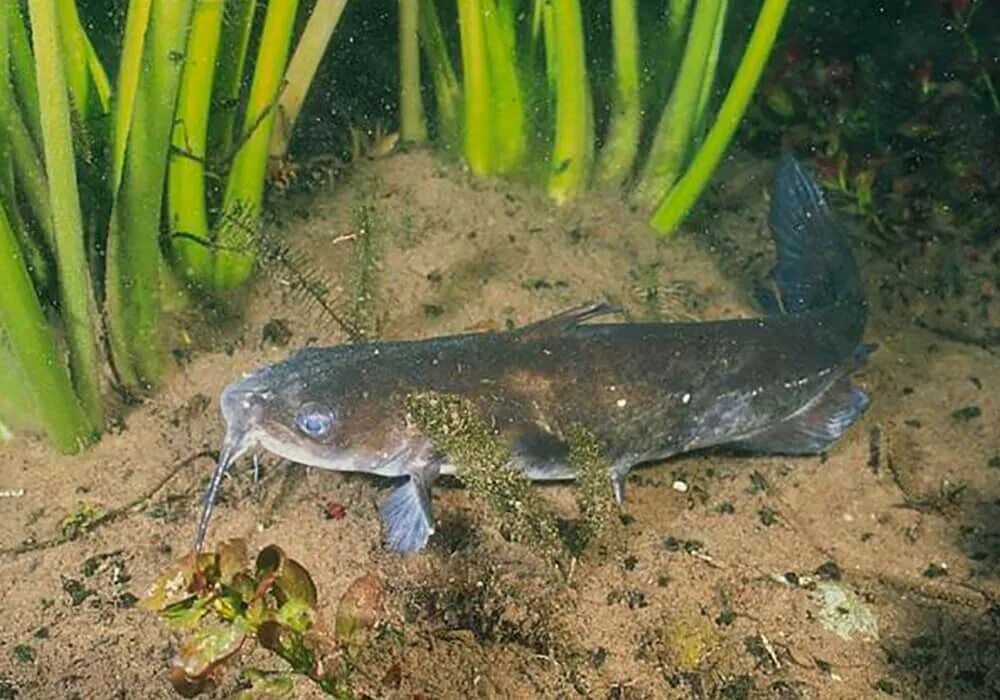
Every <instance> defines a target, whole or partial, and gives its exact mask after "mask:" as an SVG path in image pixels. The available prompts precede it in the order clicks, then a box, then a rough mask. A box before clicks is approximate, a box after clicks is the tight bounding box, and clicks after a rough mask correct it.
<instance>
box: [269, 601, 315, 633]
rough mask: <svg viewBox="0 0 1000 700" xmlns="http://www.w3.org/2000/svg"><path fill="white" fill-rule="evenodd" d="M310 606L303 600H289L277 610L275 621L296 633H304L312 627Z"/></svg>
mask: <svg viewBox="0 0 1000 700" xmlns="http://www.w3.org/2000/svg"><path fill="white" fill-rule="evenodd" d="M312 612H313V608H312V606H311V605H310V604H309V603H308V602H307V601H304V600H299V599H296V598H292V599H289V600H288V601H286V602H285V603H283V604H282V606H281V607H280V608H278V612H277V614H276V615H275V620H276V621H277V622H280V623H281V624H282V625H285V626H287V627H290V628H291V629H293V630H295V631H296V632H305V631H306V630H307V629H309V628H310V627H311V626H312V617H313V616H312Z"/></svg>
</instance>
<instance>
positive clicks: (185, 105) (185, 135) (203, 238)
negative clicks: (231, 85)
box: [167, 0, 225, 279]
mask: <svg viewBox="0 0 1000 700" xmlns="http://www.w3.org/2000/svg"><path fill="white" fill-rule="evenodd" d="M224 10H225V5H224V4H223V3H222V2H220V0H195V5H194V12H193V15H192V18H191V31H190V33H189V34H188V40H187V50H186V53H187V57H186V59H185V61H184V68H183V69H182V71H181V79H180V86H179V88H178V92H177V109H176V116H175V119H174V125H173V134H172V136H171V145H172V149H171V152H170V157H169V161H168V166H167V168H168V170H167V220H168V225H169V227H170V233H171V237H170V243H171V249H172V251H173V252H174V254H175V255H176V262H177V264H178V265H179V266H180V270H181V273H182V274H183V275H184V276H185V277H187V278H189V279H199V278H200V279H207V278H210V276H211V267H212V251H211V247H210V245H211V243H210V235H211V229H210V226H209V221H208V209H207V206H206V202H205V158H206V156H207V152H206V146H207V139H208V115H209V108H210V106H211V99H212V78H213V76H214V74H215V66H216V58H217V53H216V52H217V51H218V48H219V37H220V34H221V32H222V16H223V12H224Z"/></svg>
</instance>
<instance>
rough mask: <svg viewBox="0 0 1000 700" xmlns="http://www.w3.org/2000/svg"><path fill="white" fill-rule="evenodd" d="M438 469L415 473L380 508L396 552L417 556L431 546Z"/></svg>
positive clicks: (386, 531) (391, 543) (383, 524)
mask: <svg viewBox="0 0 1000 700" xmlns="http://www.w3.org/2000/svg"><path fill="white" fill-rule="evenodd" d="M437 471H438V470H437V467H436V466H434V467H432V468H427V469H424V470H422V471H421V472H415V473H413V474H411V475H410V477H409V479H408V480H407V482H406V483H405V484H403V485H402V486H400V487H398V488H396V489H394V490H393V491H392V493H390V494H389V495H388V496H386V497H385V498H384V499H383V500H382V502H381V503H380V504H379V509H378V510H379V516H380V517H381V519H382V526H383V528H384V530H385V542H386V546H387V547H388V548H389V549H391V550H392V551H394V552H416V551H419V550H421V549H423V548H424V547H426V546H427V540H428V538H430V536H431V535H433V534H434V515H433V514H432V512H431V485H432V484H433V483H434V480H435V479H436V478H437Z"/></svg>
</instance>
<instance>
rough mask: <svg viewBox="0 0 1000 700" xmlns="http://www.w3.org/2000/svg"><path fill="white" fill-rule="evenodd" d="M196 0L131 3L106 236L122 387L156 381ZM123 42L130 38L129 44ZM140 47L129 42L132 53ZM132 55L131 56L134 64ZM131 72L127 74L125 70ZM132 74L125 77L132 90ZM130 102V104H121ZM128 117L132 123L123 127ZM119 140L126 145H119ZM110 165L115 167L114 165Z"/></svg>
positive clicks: (115, 357) (110, 319) (111, 330)
mask: <svg viewBox="0 0 1000 700" xmlns="http://www.w3.org/2000/svg"><path fill="white" fill-rule="evenodd" d="M193 6H194V3H193V0H152V4H151V5H149V6H148V23H147V24H146V26H142V24H143V23H142V22H141V19H142V17H141V16H140V15H141V14H143V13H144V12H146V11H147V7H146V3H143V2H136V3H133V4H132V5H130V7H129V13H130V14H131V13H132V12H136V13H137V16H136V17H129V18H127V20H126V26H127V27H128V28H129V29H130V30H132V31H134V32H140V31H142V32H144V34H145V36H144V38H143V39H142V40H141V47H142V48H141V67H140V69H139V77H138V82H137V83H135V86H134V95H130V94H128V92H126V93H125V94H122V95H120V96H119V98H120V103H119V104H118V105H116V118H115V125H116V129H118V131H117V132H116V134H115V138H116V146H115V150H114V154H115V156H114V157H115V158H118V157H121V158H122V160H121V166H120V173H119V174H118V175H113V177H116V178H117V179H119V184H118V188H117V192H116V194H115V198H114V203H113V206H112V212H111V221H110V226H109V234H108V250H107V271H106V297H107V327H108V334H109V346H110V349H111V358H112V362H113V364H114V367H115V370H116V372H117V374H118V379H119V381H120V382H121V384H122V386H123V387H124V388H125V389H127V390H130V391H133V392H138V391H145V390H147V389H148V388H150V387H151V386H154V385H155V384H156V383H157V382H158V380H159V379H160V376H161V373H162V370H163V358H164V355H165V353H164V350H163V343H162V339H161V337H160V332H161V318H162V296H163V295H162V279H161V277H162V275H163V274H164V272H165V270H164V261H163V256H162V253H161V249H160V218H161V209H162V202H163V191H164V186H165V181H166V176H167V158H168V155H169V151H170V138H171V132H172V130H173V125H174V109H175V106H176V101H177V92H178V84H179V81H180V75H181V69H182V67H183V66H184V63H185V60H186V59H187V58H188V56H187V55H186V53H185V49H186V40H187V35H188V30H189V28H190V26H191V18H192V12H193ZM126 43H128V39H127V40H126ZM139 43H140V40H139V38H138V37H137V36H135V37H132V46H131V48H132V49H135V48H136V46H137V45H138V44H139ZM135 55H136V54H135V53H130V54H129V55H128V58H129V60H130V61H134V59H135ZM129 70H131V68H130V69H129ZM131 77H132V74H131V73H129V75H128V76H127V77H125V78H123V81H126V82H123V83H122V84H124V85H130V83H129V82H127V81H128V80H130V79H131ZM129 98H131V105H128V104H126V103H125V102H126V101H127V100H129ZM129 112H131V119H130V120H128V121H126V119H127V114H128V113H129ZM119 139H121V140H123V145H122V144H121V143H119ZM114 162H115V163H116V162H117V161H114Z"/></svg>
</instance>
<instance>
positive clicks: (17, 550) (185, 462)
mask: <svg viewBox="0 0 1000 700" xmlns="http://www.w3.org/2000/svg"><path fill="white" fill-rule="evenodd" d="M202 457H210V458H212V459H215V454H214V453H213V452H212V451H211V450H201V451H200V452H196V453H194V454H192V455H188V456H187V457H185V458H183V459H182V460H180V461H179V462H177V463H176V464H174V465H173V466H172V467H171V468H170V471H168V472H167V474H166V475H165V476H164V477H163V478H162V479H160V480H159V481H158V482H156V484H155V485H154V486H153V487H152V488H150V489H148V490H146V491H144V492H143V493H141V494H140V495H139V496H137V497H136V498H134V499H132V500H131V501H129V502H128V503H126V504H125V505H123V506H119V507H118V508H112V509H111V510H109V511H107V512H105V513H102V514H101V515H99V516H97V517H96V518H94V519H93V520H91V521H89V522H88V523H87V531H88V532H93V531H94V530H95V529H96V528H98V527H101V526H102V525H110V524H111V523H114V522H117V521H119V520H121V519H122V518H124V517H127V516H129V515H131V514H133V513H139V512H142V508H143V507H144V506H145V504H146V503H147V502H148V501H149V500H150V499H152V498H153V496H155V495H156V494H157V493H159V492H160V491H161V490H162V489H163V487H164V486H166V485H167V484H168V483H169V482H170V480H171V479H173V478H174V477H175V476H177V475H178V474H179V473H180V472H181V470H182V469H184V468H185V467H187V466H189V465H190V464H191V463H192V462H194V461H195V460H196V459H201V458H202ZM75 539H78V536H70V535H60V536H59V537H52V538H50V539H47V540H42V541H40V542H31V541H28V542H22V543H21V544H19V545H17V546H16V547H5V548H3V549H0V556H3V555H7V554H12V555H18V554H25V553H27V552H37V551H39V550H42V549H51V548H52V547H58V546H60V545H63V544H66V543H67V542H72V541H73V540H75Z"/></svg>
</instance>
